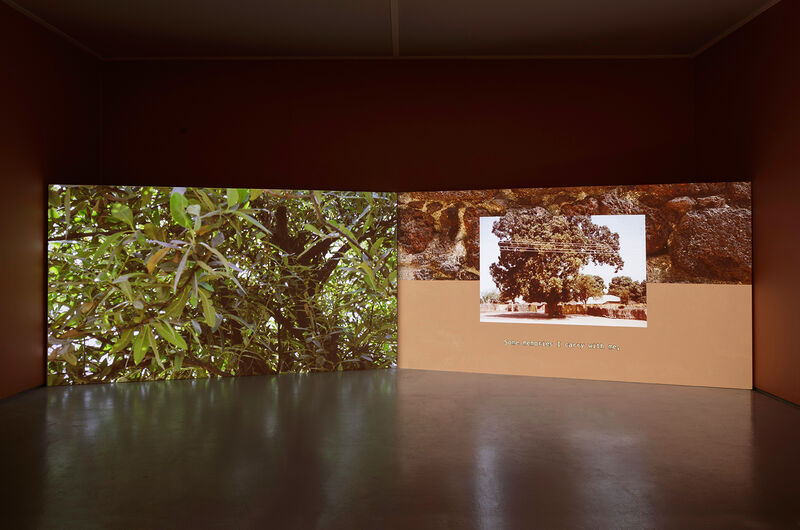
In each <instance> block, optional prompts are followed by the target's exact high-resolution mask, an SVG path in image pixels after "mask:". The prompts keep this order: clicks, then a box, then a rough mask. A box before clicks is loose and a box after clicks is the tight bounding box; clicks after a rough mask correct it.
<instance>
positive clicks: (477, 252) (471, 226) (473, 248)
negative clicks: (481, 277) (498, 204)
mask: <svg viewBox="0 0 800 530" xmlns="http://www.w3.org/2000/svg"><path fill="white" fill-rule="evenodd" d="M488 214H489V212H487V211H486V210H485V209H484V208H467V209H466V210H464V229H465V230H466V236H465V237H464V247H465V248H466V251H467V256H466V262H465V263H466V265H467V267H470V268H473V269H476V270H477V269H479V268H480V266H481V234H480V231H481V217H482V216H485V215H488Z"/></svg>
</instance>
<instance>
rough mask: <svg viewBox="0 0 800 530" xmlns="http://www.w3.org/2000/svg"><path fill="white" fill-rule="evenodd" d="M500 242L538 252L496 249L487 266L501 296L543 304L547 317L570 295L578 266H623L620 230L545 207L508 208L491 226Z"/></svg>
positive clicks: (557, 313)
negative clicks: (494, 258) (495, 256)
mask: <svg viewBox="0 0 800 530" xmlns="http://www.w3.org/2000/svg"><path fill="white" fill-rule="evenodd" d="M492 231H493V232H494V234H495V235H496V236H497V237H498V238H499V239H500V242H501V243H510V244H519V245H530V246H535V247H536V250H524V251H520V250H505V249H502V248H501V250H500V258H499V260H498V262H497V263H493V264H492V265H491V267H490V269H489V270H490V272H491V275H492V279H493V280H494V282H495V284H496V285H497V286H498V287H499V288H500V298H501V299H502V300H504V301H511V300H514V299H516V298H518V297H521V298H522V299H523V300H524V301H525V302H528V303H530V302H546V303H547V308H548V309H547V310H548V313H549V314H550V315H551V316H557V315H560V314H561V308H560V304H561V302H564V301H567V300H570V299H571V298H572V292H573V288H574V286H575V281H576V279H577V278H578V273H579V271H580V270H581V268H582V267H583V266H584V265H586V264H588V263H590V262H594V263H596V264H609V265H612V266H614V267H616V270H617V271H618V270H619V269H621V268H622V266H623V261H622V258H621V257H620V255H619V234H616V233H614V232H611V230H609V229H608V228H607V227H605V226H598V225H595V224H594V223H592V221H591V218H590V217H588V216H572V217H564V216H553V215H552V214H550V213H549V212H548V211H547V210H545V209H544V208H534V209H532V210H509V211H508V212H507V213H506V214H505V215H504V216H503V217H501V218H500V219H498V220H497V221H495V223H494V226H493V227H492Z"/></svg>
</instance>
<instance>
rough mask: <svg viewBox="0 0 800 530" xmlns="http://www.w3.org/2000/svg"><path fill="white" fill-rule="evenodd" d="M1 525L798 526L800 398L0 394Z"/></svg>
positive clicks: (510, 393)
mask: <svg viewBox="0 0 800 530" xmlns="http://www.w3.org/2000/svg"><path fill="white" fill-rule="evenodd" d="M0 426H2V427H0V428H2V441H1V442H0V443H1V444H2V453H0V454H2V466H0V470H1V471H2V477H3V483H4V484H3V490H4V491H3V492H2V495H0V508H1V510H0V527H3V528H58V529H61V528H78V529H91V528H126V529H127V528H132V529H136V528H276V529H280V528H303V529H305V528H322V529H324V528H347V529H350V528H352V529H382V528H412V529H416V528H454V529H456V528H486V529H503V528H546V529H547V528H681V529H682V528H797V527H800V408H797V407H794V406H791V405H788V404H786V403H783V402H780V401H777V400H775V399H773V398H770V397H768V396H765V395H762V394H758V393H755V392H750V391H742V390H724V389H710V388H690V387H674V386H660V385H645V384H631V383H609V382H600V381H577V380H567V379H545V378H533V377H513V376H493V375H474V374H457V373H444V372H426V371H415V370H389V371H369V372H349V373H336V374H313V375H280V376H273V377H250V378H241V379H225V380H201V381H176V382H167V383H124V384H116V385H97V386H86V387H73V388H63V387H62V388H47V389H45V388H42V389H37V390H32V391H29V392H26V393H24V394H21V395H19V396H16V397H13V398H9V399H6V400H4V401H0Z"/></svg>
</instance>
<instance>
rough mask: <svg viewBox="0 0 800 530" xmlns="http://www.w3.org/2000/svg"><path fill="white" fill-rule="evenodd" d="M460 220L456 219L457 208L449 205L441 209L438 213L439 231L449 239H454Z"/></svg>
mask: <svg viewBox="0 0 800 530" xmlns="http://www.w3.org/2000/svg"><path fill="white" fill-rule="evenodd" d="M459 224H460V222H459V219H458V208H456V207H455V206H450V207H449V208H446V209H444V210H442V213H441V215H439V226H440V227H441V228H440V233H441V234H442V235H443V236H444V237H446V238H448V239H450V240H454V239H455V238H456V235H458V231H459V228H460V226H459Z"/></svg>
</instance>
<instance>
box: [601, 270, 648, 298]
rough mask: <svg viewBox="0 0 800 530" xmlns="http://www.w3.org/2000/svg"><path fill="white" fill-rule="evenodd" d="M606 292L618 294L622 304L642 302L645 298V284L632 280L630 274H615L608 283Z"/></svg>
mask: <svg viewBox="0 0 800 530" xmlns="http://www.w3.org/2000/svg"><path fill="white" fill-rule="evenodd" d="M608 294H613V295H614V296H619V300H620V302H622V303H623V304H629V303H631V302H638V303H644V302H645V301H646V300H647V284H646V282H644V281H642V282H637V281H633V280H632V279H631V277H630V276H615V277H613V278H611V283H610V284H609V285H608Z"/></svg>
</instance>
